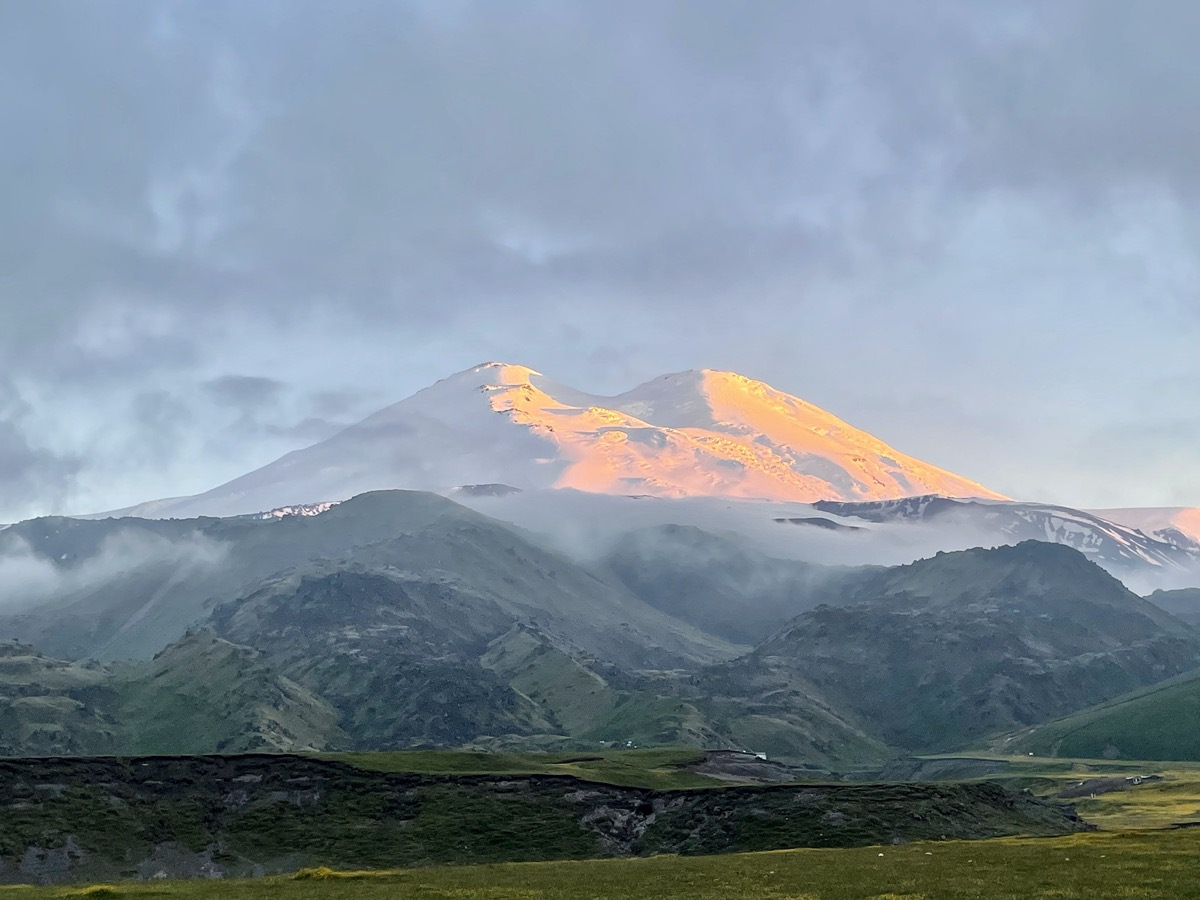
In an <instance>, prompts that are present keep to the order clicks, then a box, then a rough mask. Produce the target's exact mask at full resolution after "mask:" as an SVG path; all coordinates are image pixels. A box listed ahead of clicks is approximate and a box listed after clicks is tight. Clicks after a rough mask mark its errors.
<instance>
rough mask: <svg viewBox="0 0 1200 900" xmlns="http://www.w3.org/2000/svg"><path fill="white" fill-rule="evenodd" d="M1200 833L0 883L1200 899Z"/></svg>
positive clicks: (289, 891) (31, 891)
mask: <svg viewBox="0 0 1200 900" xmlns="http://www.w3.org/2000/svg"><path fill="white" fill-rule="evenodd" d="M1197 849H1200V834H1197V833H1196V832H1194V831H1188V830H1180V831H1166V832H1143V833H1127V834H1103V833H1101V834H1080V835H1074V836H1072V837H1066V838H1042V839H1028V838H1000V839H996V840H990V841H938V842H922V843H913V844H905V845H901V846H884V847H864V848H856V849H844V850H785V851H776V852H772V853H744V854H733V855H727V856H708V857H690V858H688V857H673V856H659V857H653V858H650V859H622V860H593V861H576V862H553V863H508V864H501V865H488V866H457V867H445V868H423V869H408V870H396V871H390V872H372V873H335V872H330V871H328V870H308V871H306V872H302V873H300V874H299V875H298V876H294V877H274V878H266V879H259V880H248V881H228V882H220V883H214V882H204V881H191V882H159V883H141V884H129V885H123V884H122V885H96V886H92V887H83V888H80V887H74V888H32V887H10V888H0V898H6V900H7V898H12V900H43V898H64V897H89V896H90V897H114V898H117V897H122V898H143V897H144V898H151V897H158V898H164V900H172V898H178V900H190V898H200V897H222V898H230V900H324V898H348V897H354V898H365V900H375V898H378V900H383V898H429V900H432V898H439V900H440V898H455V900H476V898H478V900H483V898H496V900H501V898H505V900H536V898H546V900H550V898H556V900H557V898H561V900H576V898H578V900H585V898H586V900H601V898H629V897H637V898H645V900H660V898H662V900H665V898H676V897H687V898H701V900H719V898H720V900H725V898H742V897H745V898H764V900H851V898H854V900H859V898H875V900H952V898H1020V900H1026V898H1041V897H1045V898H1051V897H1053V898H1060V900H1061V898H1079V900H1097V898H1145V897H1164V898H1185V897H1200V866H1197V865H1196V862H1195V860H1196V851H1197Z"/></svg>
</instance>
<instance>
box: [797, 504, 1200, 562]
mask: <svg viewBox="0 0 1200 900" xmlns="http://www.w3.org/2000/svg"><path fill="white" fill-rule="evenodd" d="M813 506H814V507H815V508H816V509H818V510H821V511H822V512H826V513H830V514H832V515H837V516H848V517H855V518H859V519H864V520H866V521H868V522H876V523H898V522H929V523H933V522H937V523H941V524H945V525H951V526H954V527H957V528H963V529H970V530H971V531H972V533H975V534H979V535H989V534H990V535H994V536H995V540H996V542H997V543H1017V542H1019V541H1024V540H1036V541H1045V542H1048V543H1051V544H1065V545H1067V546H1068V547H1073V548H1075V549H1076V550H1078V551H1080V552H1081V553H1084V554H1085V555H1087V556H1088V557H1090V558H1091V559H1092V560H1094V561H1095V562H1097V563H1099V564H1100V565H1102V566H1104V567H1105V568H1107V569H1110V570H1112V571H1118V572H1120V571H1134V570H1136V571H1142V572H1145V571H1154V570H1157V571H1159V572H1162V573H1170V572H1189V573H1195V572H1196V571H1197V569H1198V567H1200V544H1197V543H1196V542H1194V541H1190V542H1189V541H1187V540H1186V539H1184V540H1180V541H1176V540H1168V539H1167V538H1165V537H1164V536H1162V535H1161V534H1157V533H1146V532H1144V531H1142V530H1139V529H1138V528H1137V527H1134V526H1132V525H1128V524H1123V523H1119V522H1117V521H1113V520H1112V519H1110V518H1107V517H1101V516H1100V515H1098V514H1095V513H1090V512H1083V511H1082V510H1077V509H1070V508H1068V507H1065V506H1051V505H1048V504H1041V503H1015V502H1011V501H1009V502H995V501H991V500H986V499H951V498H947V497H935V496H926V497H906V498H903V499H899V500H885V501H879V502H864V503H844V502H836V501H818V502H816V503H814V504H813ZM1114 512H1120V511H1114ZM1126 512H1129V511H1126Z"/></svg>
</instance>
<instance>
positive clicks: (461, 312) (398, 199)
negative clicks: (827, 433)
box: [0, 0, 1200, 518]
mask: <svg viewBox="0 0 1200 900" xmlns="http://www.w3.org/2000/svg"><path fill="white" fill-rule="evenodd" d="M1197 26H1200V11H1198V10H1197V7H1196V6H1195V5H1194V4H1191V3H1187V2H1183V0H1178V2H1149V3H1145V4H1139V5H1136V6H1134V5H1130V4H1123V3H1118V2H1115V0H1103V2H1082V0H1061V2H1051V3H1032V2H1009V3H996V2H991V0H988V2H984V0H977V2H959V0H955V2H951V0H933V2H929V3H924V4H921V5H920V8H919V10H918V9H917V8H916V7H914V6H912V5H910V4H900V3H895V2H883V0H859V2H849V3H847V2H842V3H834V2H823V0H813V2H805V3H759V4H750V5H747V4H730V3H723V2H715V0H712V2H709V0H674V2H666V0H659V2H655V0H642V2H625V0H614V2H605V3H572V4H565V3H556V2H529V3H520V4H516V3H504V4H500V3H490V2H489V3H485V2H479V3H472V2H451V0H428V2H370V0H356V2H352V3H347V4H330V3H326V2H315V0H312V2H310V0H293V2H282V0H264V2H260V3H244V2H233V0H225V2H221V0H211V2H187V0H181V2H171V0H157V2H141V0H136V2H135V0H114V2H110V3H106V4H102V5H99V4H77V3H68V2H55V0H43V2H39V3H36V4H32V3H31V4H8V5H6V6H4V7H3V8H0V107H2V109H3V112H4V117H3V121H4V122H5V125H4V128H5V132H4V135H3V136H4V140H3V141H0V190H2V191H3V196H4V197H5V203H4V205H3V208H2V209H0V303H2V304H3V312H4V327H3V328H0V362H2V363H3V369H2V371H3V372H7V373H9V374H11V375H12V376H13V377H15V378H18V379H19V381H20V383H21V385H22V390H23V392H24V393H25V394H26V395H28V396H30V397H34V398H36V400H37V402H36V403H33V404H31V409H30V410H29V411H27V412H26V413H25V414H24V415H23V418H22V419H21V420H20V421H19V422H15V421H14V420H13V419H11V418H9V419H3V420H0V421H4V422H6V423H8V424H9V426H10V427H11V428H12V429H15V430H14V431H12V432H11V433H10V435H9V438H8V440H9V442H10V444H11V447H13V448H19V447H25V448H27V450H28V452H31V453H34V454H35V455H36V454H38V453H46V454H49V458H48V459H47V460H45V461H43V462H41V463H38V464H36V470H37V471H38V472H40V473H41V474H40V475H39V476H38V479H36V480H35V479H33V478H27V479H25V480H24V481H23V482H22V483H23V484H32V483H35V481H36V482H37V483H39V484H41V485H42V486H41V487H39V488H37V490H36V491H35V492H34V493H29V492H28V491H26V492H25V493H23V494H21V495H20V496H19V497H18V495H17V494H16V493H13V492H12V489H11V488H10V489H9V490H8V491H7V492H6V493H5V494H3V495H0V518H4V516H5V513H4V510H5V509H6V508H7V509H9V510H16V511H18V512H28V511H30V510H32V509H33V508H34V506H37V503H36V501H37V498H39V497H45V498H49V499H46V500H44V502H43V503H42V505H41V506H37V508H39V509H49V508H52V507H57V506H61V505H62V503H65V502H67V500H63V499H61V498H67V497H73V498H74V499H73V500H70V502H71V503H74V504H79V505H81V508H88V507H91V508H96V507H101V506H105V505H108V506H116V505H120V504H122V503H125V502H133V501H136V500H139V499H145V497H144V496H143V494H144V493H147V492H149V493H151V494H153V493H173V494H178V493H183V492H186V491H192V490H199V489H202V488H204V487H207V486H210V485H211V484H212V483H214V482H216V481H219V480H221V479H222V478H226V477H230V476H233V475H236V474H239V473H240V472H241V471H243V470H244V469H246V468H249V467H250V466H252V465H258V464H261V463H262V462H266V461H267V460H268V459H270V458H271V456H272V455H276V454H278V453H282V452H285V451H286V450H288V449H291V448H293V447H295V446H296V445H297V444H299V443H303V442H305V441H308V440H316V439H319V438H320V437H324V436H325V435H326V434H327V433H328V432H329V431H330V430H332V429H334V428H336V427H337V426H338V425H339V424H344V423H347V422H352V421H354V420H355V419H356V418H357V417H360V416H361V415H363V414H366V413H368V412H370V411H372V409H373V408H377V407H379V406H383V405H385V404H387V403H389V402H393V401H395V400H397V399H400V398H401V397H403V396H405V395H407V394H408V393H411V392H412V391H413V390H415V389H417V388H419V387H422V386H423V385H424V384H426V383H428V382H430V381H433V380H434V379H436V378H438V377H441V376H443V375H446V374H449V372H451V371H454V370H456V369H461V368H465V367H466V366H468V365H471V364H474V363H476V362H479V361H480V360H481V359H484V358H489V357H501V358H508V359H515V360H516V361H521V362H527V363H529V364H531V365H534V366H536V367H538V368H542V369H544V370H545V371H547V372H548V373H549V374H552V375H554V376H556V377H558V378H560V379H562V380H564V381H567V382H575V383H577V384H578V385H579V386H580V387H582V388H590V389H594V390H601V391H603V390H612V391H615V390H619V389H622V388H625V387H629V386H630V384H631V383H632V382H634V381H638V380H642V379H644V378H648V377H651V376H653V375H656V374H659V373H660V372H662V371H666V370H670V369H677V368H686V367H692V366H705V365H711V366H717V367H725V368H734V369H739V370H743V371H746V372H747V373H748V374H751V375H755V376H757V377H764V378H767V379H769V380H771V381H773V382H775V383H777V385H778V386H779V387H782V388H784V389H787V390H791V391H793V392H795V393H799V394H802V395H805V396H806V397H807V398H808V399H811V400H813V401H814V402H818V403H820V404H822V405H826V406H829V407H831V408H832V409H834V411H835V412H838V413H840V414H842V415H845V416H846V417H847V418H848V419H850V420H851V421H852V422H853V423H854V424H857V425H860V426H863V427H869V428H871V429H873V430H876V431H877V432H879V433H880V434H881V436H882V437H884V438H885V439H888V440H889V441H891V442H892V443H895V444H897V445H899V446H901V447H902V448H903V449H905V450H908V451H910V452H913V453H915V454H917V455H924V456H927V457H929V458H931V459H932V461H934V462H937V463H939V464H941V465H945V466H948V467H951V468H956V469H959V470H961V471H963V472H964V474H967V475H969V476H971V477H973V478H976V479H978V480H981V481H984V482H989V483H991V486H993V487H996V488H998V489H1000V490H1005V491H1010V492H1014V493H1026V492H1027V490H1028V489H1030V488H1029V486H1031V485H1032V486H1036V488H1037V489H1038V490H1041V489H1042V486H1043V485H1050V486H1051V490H1054V489H1055V488H1054V487H1053V486H1054V485H1056V484H1066V483H1067V481H1069V480H1070V476H1071V475H1072V474H1073V473H1068V477H1067V478H1066V480H1064V479H1063V478H1059V477H1058V475H1057V474H1056V472H1057V471H1058V470H1056V469H1055V466H1056V465H1058V463H1057V462H1056V461H1055V453H1054V451H1053V448H1054V447H1056V446H1063V445H1064V444H1065V443H1068V442H1073V441H1076V440H1078V438H1077V437H1076V436H1077V435H1080V434H1090V433H1092V432H1093V431H1095V430H1097V429H1100V428H1103V427H1104V426H1105V424H1106V422H1105V421H1103V416H1104V414H1103V413H1102V412H1100V410H1101V408H1102V407H1103V406H1106V405H1111V406H1113V407H1115V408H1116V409H1115V411H1114V413H1113V415H1114V417H1115V418H1116V420H1120V421H1124V420H1125V419H1126V418H1127V416H1126V415H1125V410H1127V409H1130V410H1134V411H1135V412H1136V410H1137V409H1138V408H1139V405H1138V404H1139V398H1143V399H1144V397H1145V395H1146V394H1147V393H1149V392H1150V391H1151V389H1150V388H1148V387H1146V386H1145V384H1144V382H1145V381H1147V380H1148V379H1150V378H1151V377H1154V378H1162V377H1167V378H1175V379H1179V380H1182V381H1184V382H1187V383H1192V384H1194V383H1196V382H1197V380H1200V363H1198V362H1196V354H1195V353H1194V342H1195V339H1196V338H1198V337H1200V331H1198V329H1200V317H1198V316H1197V313H1200V301H1198V300H1197V298H1198V297H1200V249H1198V248H1200V236H1198V223H1197V208H1196V204H1197V202H1200V197H1198V196H1197V191H1196V187H1197V185H1198V184H1200V156H1197V154H1196V153H1195V148H1196V146H1197V145H1198V140H1197V139H1198V138H1200V131H1198V129H1200V71H1198V65H1197V63H1196V62H1195V60H1194V53H1193V48H1192V47H1191V43H1192V41H1193V38H1194V35H1195V34H1196V33H1197V31H1198V28H1197ZM1189 346H1192V347H1193V350H1192V352H1191V353H1190V358H1189V351H1188V350H1187V348H1188V347H1189ZM1117 360H1121V361H1122V363H1123V365H1124V366H1125V368H1126V371H1125V372H1124V373H1123V374H1122V375H1121V376H1120V377H1118V378H1115V379H1114V380H1113V382H1112V383H1111V384H1108V383H1106V382H1107V378H1108V376H1107V375H1105V374H1104V371H1103V370H1104V369H1105V367H1106V366H1109V365H1111V364H1114V363H1115V361H1117ZM1151 370H1155V371H1151ZM1143 373H1144V377H1143ZM1102 383H1103V384H1104V387H1103V388H1101V384H1102ZM888 395H890V396H892V397H893V400H894V402H885V401H883V400H882V399H881V398H883V397H884V396H888ZM1102 396H1103V403H1102V402H1101V397H1102ZM1084 401H1086V402H1084ZM960 408H961V410H962V413H961V415H955V414H953V413H952V412H951V411H952V410H953V409H960ZM939 417H941V418H939ZM1158 418H1159V419H1161V418H1162V417H1161V416H1158ZM1147 421H1148V422H1149V421H1151V420H1150V419H1149V418H1147ZM14 435H15V436H14ZM1018 435H1019V436H1021V437H1020V445H1019V446H1014V445H1013V441H1014V436H1018ZM1154 439H1155V440H1160V441H1163V442H1166V445H1168V446H1169V447H1171V448H1174V447H1178V446H1179V444H1178V440H1180V439H1179V438H1178V437H1172V436H1171V435H1169V434H1160V433H1157V432H1155V438H1154ZM18 442H19V443H18ZM36 448H45V449H44V450H39V449H36ZM10 452H11V453H12V454H14V457H13V458H14V459H15V458H16V454H19V453H23V452H25V451H21V450H19V449H12V450H10ZM1164 452H1167V451H1164ZM1169 452H1170V453H1174V452H1175V451H1174V450H1170V451H1169ZM1136 453H1137V447H1136V446H1134V447H1131V448H1130V449H1129V450H1127V451H1126V452H1125V454H1124V455H1121V456H1120V459H1118V460H1117V461H1116V462H1114V463H1113V466H1115V468H1114V469H1107V468H1106V470H1105V473H1104V476H1103V477H1104V480H1105V482H1106V484H1111V483H1113V482H1114V481H1119V480H1120V479H1122V478H1124V479H1132V478H1134V477H1136V476H1137V474H1138V470H1137V468H1136V466H1135V465H1134V463H1133V460H1134V458H1135V457H1136ZM76 460H78V461H79V462H78V468H79V470H78V472H76V470H75V468H73V467H76V462H74V461H76ZM1121 460H1124V462H1121ZM23 465H24V466H25V470H26V471H33V470H34V469H33V468H31V467H34V466H35V464H34V463H30V462H26V463H24V464H23ZM15 470H16V463H14V471H15ZM1086 474H1087V473H1083V474H1082V475H1080V478H1079V480H1078V481H1075V482H1073V483H1071V484H1070V489H1071V490H1072V491H1079V490H1083V491H1086V490H1087V485H1086V478H1085V477H1084V476H1086ZM1158 479H1159V480H1158V481H1156V482H1155V484H1153V485H1149V484H1148V483H1146V482H1145V480H1144V476H1143V480H1142V483H1140V484H1133V483H1131V484H1128V485H1127V486H1126V488H1124V489H1123V490H1122V491H1121V492H1120V498H1118V499H1117V500H1116V501H1115V502H1130V503H1132V502H1136V501H1137V499H1139V498H1143V497H1144V498H1145V502H1152V499H1153V496H1167V495H1168V494H1170V495H1171V496H1176V494H1177V493H1178V492H1179V490H1180V488H1179V485H1178V484H1177V483H1172V482H1170V477H1169V476H1168V475H1162V476H1158ZM56 485H57V487H56ZM72 486H73V487H72ZM68 488H71V490H68ZM1050 499H1062V500H1066V499H1071V498H1067V497H1052V498H1050ZM1105 499H1106V501H1107V500H1112V499H1113V498H1112V497H1106V498H1105ZM1080 502H1083V501H1082V500H1081V501H1080ZM30 504H34V506H30ZM8 515H9V517H11V515H12V513H9V514H8Z"/></svg>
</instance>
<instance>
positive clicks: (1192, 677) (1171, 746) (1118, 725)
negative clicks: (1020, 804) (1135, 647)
mask: <svg viewBox="0 0 1200 900" xmlns="http://www.w3.org/2000/svg"><path fill="white" fill-rule="evenodd" d="M996 746H997V748H1003V750H1004V752H1006V753H1034V754H1036V755H1037V756H1065V757H1081V758H1090V759H1150V760H1200V672H1197V671H1192V672H1188V673H1186V674H1184V675H1180V676H1178V677H1176V678H1172V679H1169V680H1168V681H1164V682H1162V683H1160V684H1156V685H1154V686H1153V687H1149V688H1143V689H1141V690H1138V691H1134V692H1133V693H1130V694H1126V695H1124V696H1122V697H1118V698H1117V699H1115V700H1110V701H1108V702H1107V703H1101V704H1099V705H1098V706H1093V707H1090V708H1088V709H1084V710H1081V711H1080V712H1077V713H1072V714H1071V715H1068V716H1063V717H1062V718H1060V719H1055V720H1053V721H1051V722H1047V723H1045V724H1044V725H1039V726H1036V727H1035V728H1031V729H1029V730H1027V731H1022V732H1018V733H1017V734H1014V735H1010V736H1008V737H1006V738H1005V739H1004V740H1003V741H1000V742H997V744H996Z"/></svg>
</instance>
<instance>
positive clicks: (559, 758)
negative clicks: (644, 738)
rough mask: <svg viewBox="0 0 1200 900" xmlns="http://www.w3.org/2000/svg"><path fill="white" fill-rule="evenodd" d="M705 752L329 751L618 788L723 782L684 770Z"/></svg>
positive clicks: (460, 771) (424, 771) (372, 765)
mask: <svg viewBox="0 0 1200 900" xmlns="http://www.w3.org/2000/svg"><path fill="white" fill-rule="evenodd" d="M703 756H704V754H703V753H701V752H700V751H699V750H694V749H691V748H687V747H668V748H664V749H656V750H612V751H607V752H603V753H472V752H464V751H461V750H414V751H401V752H381V753H331V754H322V755H321V758H323V759H334V760H337V761H339V762H345V763H349V764H350V765H353V766H356V767H358V768H361V769H365V770H368V771H372V772H391V773H411V774H414V775H570V776H572V777H574V778H580V779H583V780H585V781H597V782H600V783H601V784H614V785H619V786H621V787H646V788H656V789H660V790H666V789H670V788H692V787H712V786H715V785H719V784H720V783H721V782H719V781H717V780H716V779H714V778H708V777H706V776H704V775H697V774H695V773H694V772H691V771H688V769H687V767H688V766H689V765H691V764H693V763H697V762H699V761H700V760H701V759H702V758H703Z"/></svg>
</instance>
